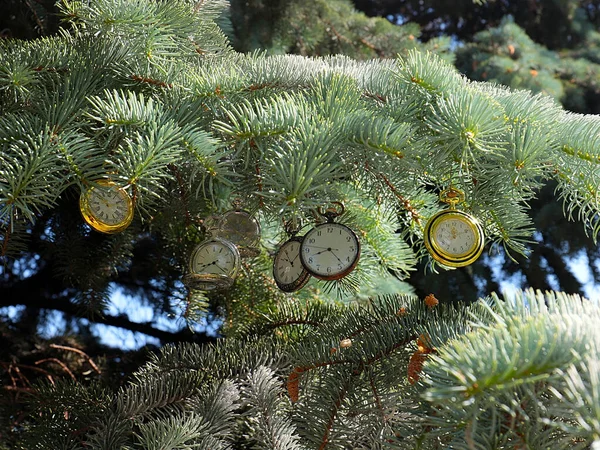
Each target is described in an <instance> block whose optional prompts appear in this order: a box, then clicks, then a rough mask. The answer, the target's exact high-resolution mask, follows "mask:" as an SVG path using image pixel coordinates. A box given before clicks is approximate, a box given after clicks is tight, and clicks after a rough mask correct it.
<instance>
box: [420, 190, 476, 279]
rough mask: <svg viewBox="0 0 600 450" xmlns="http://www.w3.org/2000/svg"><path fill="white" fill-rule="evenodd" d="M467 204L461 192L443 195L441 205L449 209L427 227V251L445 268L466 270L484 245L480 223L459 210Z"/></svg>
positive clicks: (434, 217) (444, 193) (437, 216)
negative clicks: (460, 205)
mask: <svg viewBox="0 0 600 450" xmlns="http://www.w3.org/2000/svg"><path fill="white" fill-rule="evenodd" d="M464 200H465V194H464V192H462V191H461V190H459V189H456V188H453V187H451V188H449V189H446V190H445V191H442V192H441V193H440V201H442V202H444V203H447V204H449V205H450V209H447V210H444V211H440V212H438V213H437V214H434V215H433V216H432V217H431V218H430V219H429V220H428V221H427V224H426V225H425V231H424V233H423V234H424V238H425V247H426V248H427V250H428V251H429V253H430V254H431V256H432V257H433V259H435V260H436V261H438V262H439V263H441V264H444V265H445V266H450V267H463V266H468V265H469V264H472V263H473V262H475V261H476V260H477V258H479V256H480V255H481V253H482V252H483V247H484V245H485V237H484V234H483V228H482V227H481V224H480V223H479V221H478V220H477V219H476V218H475V217H473V216H471V215H470V214H467V213H466V212H463V211H460V210H457V209H456V205H457V204H458V203H462V202H463V201H464Z"/></svg>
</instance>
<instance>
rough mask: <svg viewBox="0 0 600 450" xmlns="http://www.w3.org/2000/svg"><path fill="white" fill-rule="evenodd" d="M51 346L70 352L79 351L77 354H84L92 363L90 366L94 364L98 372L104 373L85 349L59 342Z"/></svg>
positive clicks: (93, 366)
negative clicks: (59, 343)
mask: <svg viewBox="0 0 600 450" xmlns="http://www.w3.org/2000/svg"><path fill="white" fill-rule="evenodd" d="M50 347H51V348H56V349H59V350H66V351H69V352H73V353H77V354H79V355H81V356H83V357H84V358H85V359H86V360H87V362H89V363H90V366H92V368H93V369H94V370H95V371H96V372H98V373H99V374H100V373H102V372H101V371H100V369H99V368H98V366H97V365H96V363H95V362H94V361H93V360H92V358H91V357H90V356H89V355H88V354H87V353H85V352H84V351H82V350H79V349H78V348H74V347H68V346H66V345H58V344H50Z"/></svg>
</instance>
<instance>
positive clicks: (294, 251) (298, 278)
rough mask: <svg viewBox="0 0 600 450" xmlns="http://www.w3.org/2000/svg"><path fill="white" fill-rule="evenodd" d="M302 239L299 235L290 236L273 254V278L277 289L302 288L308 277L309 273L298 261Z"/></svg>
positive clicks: (285, 290) (286, 290) (293, 289)
mask: <svg viewBox="0 0 600 450" xmlns="http://www.w3.org/2000/svg"><path fill="white" fill-rule="evenodd" d="M303 239H304V238H303V237H301V236H292V237H291V238H290V239H289V240H288V241H286V242H285V243H284V244H283V245H282V246H281V247H279V250H277V253H276V254H275V259H274V260H273V278H274V279H275V283H276V284H277V286H278V287H279V289H281V290H282V291H284V292H294V291H297V290H299V289H302V288H303V287H304V285H305V284H306V283H308V280H309V279H310V273H308V272H307V271H306V269H305V268H304V266H303V265H302V262H301V261H300V245H301V244H302V240H303Z"/></svg>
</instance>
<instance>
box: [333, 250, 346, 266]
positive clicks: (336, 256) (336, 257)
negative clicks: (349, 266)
mask: <svg viewBox="0 0 600 450" xmlns="http://www.w3.org/2000/svg"><path fill="white" fill-rule="evenodd" d="M331 254H332V255H333V256H335V259H337V260H338V261H339V262H340V264H341V265H342V266H343V265H344V263H343V262H342V260H341V259H340V258H338V255H336V254H335V253H333V252H331Z"/></svg>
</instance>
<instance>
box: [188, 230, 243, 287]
mask: <svg viewBox="0 0 600 450" xmlns="http://www.w3.org/2000/svg"><path fill="white" fill-rule="evenodd" d="M239 269H240V253H239V251H238V249H237V247H236V246H235V245H234V244H233V243H231V242H229V241H228V240H226V239H222V238H219V237H215V238H210V239H209V240H207V241H204V242H201V243H200V244H199V245H198V246H196V248H195V249H194V251H193V252H192V255H191V257H190V262H189V273H188V274H187V275H185V276H184V277H183V282H184V284H185V285H186V286H187V287H189V288H191V289H197V290H201V291H212V290H218V289H228V288H230V287H231V285H232V284H233V282H234V281H235V277H236V276H237V273H238V271H239Z"/></svg>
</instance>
